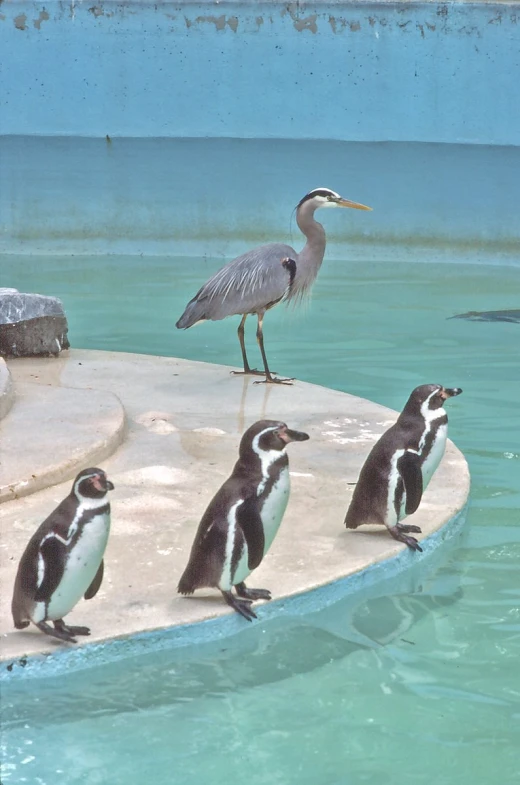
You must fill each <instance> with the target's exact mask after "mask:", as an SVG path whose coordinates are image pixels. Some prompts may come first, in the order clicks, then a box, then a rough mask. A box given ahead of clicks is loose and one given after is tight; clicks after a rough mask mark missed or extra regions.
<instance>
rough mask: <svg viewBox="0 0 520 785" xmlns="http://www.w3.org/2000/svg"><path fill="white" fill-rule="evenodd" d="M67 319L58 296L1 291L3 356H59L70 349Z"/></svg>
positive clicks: (1, 351) (0, 331) (14, 290)
mask: <svg viewBox="0 0 520 785" xmlns="http://www.w3.org/2000/svg"><path fill="white" fill-rule="evenodd" d="M67 332H68V325H67V317H66V316H65V312H64V310H63V304H62V302H61V300H58V298H57V297H47V296H46V295H43V294H25V293H20V292H17V291H16V289H0V355H2V356H4V357H34V356H35V355H42V354H43V355H57V354H59V353H60V352H61V350H62V349H68V348H69V345H70V344H69V341H68V339H67Z"/></svg>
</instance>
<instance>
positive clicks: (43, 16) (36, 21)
mask: <svg viewBox="0 0 520 785" xmlns="http://www.w3.org/2000/svg"><path fill="white" fill-rule="evenodd" d="M48 19H49V14H48V13H47V11H46V10H45V8H44V9H43V11H40V16H39V17H38V19H34V20H33V25H34V26H35V28H36V29H37V30H39V29H40V28H41V26H42V22H46V21H47V20H48Z"/></svg>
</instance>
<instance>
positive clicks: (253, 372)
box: [231, 313, 264, 376]
mask: <svg viewBox="0 0 520 785" xmlns="http://www.w3.org/2000/svg"><path fill="white" fill-rule="evenodd" d="M247 316H248V314H247V313H245V314H244V315H243V317H242V319H241V320H240V324H239V325H238V330H237V333H238V340H239V341H240V350H241V352H242V361H243V363H244V370H243V371H231V373H232V374H234V375H235V376H238V375H241V374H251V375H252V376H263V375H264V372H263V371H257V369H256V368H250V367H249V363H248V361H247V354H246V345H245V342H244V332H245V325H246V319H247Z"/></svg>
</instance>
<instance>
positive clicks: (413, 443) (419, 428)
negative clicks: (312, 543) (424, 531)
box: [345, 384, 462, 551]
mask: <svg viewBox="0 0 520 785" xmlns="http://www.w3.org/2000/svg"><path fill="white" fill-rule="evenodd" d="M461 392H462V390H461V389H460V388H458V387H455V388H452V389H448V388H446V387H441V385H439V384H423V385H421V386H420V387H416V388H415V390H414V391H413V392H412V394H411V395H410V397H409V399H408V402H407V404H406V406H405V407H404V409H403V411H402V412H401V414H400V415H399V418H398V420H397V422H396V423H395V424H394V425H392V427H391V428H389V429H388V430H387V431H386V432H385V433H384V434H383V435H382V436H381V438H380V439H379V440H378V442H377V443H376V444H375V445H374V447H373V448H372V450H371V452H370V453H369V455H368V458H367V459H366V461H365V463H364V464H363V467H362V469H361V473H360V475H359V479H358V482H357V484H356V487H355V488H354V494H353V496H352V500H351V502H350V506H349V508H348V510H347V514H346V517H345V525H346V527H347V528H348V529H357V527H358V526H361V525H362V524H364V523H380V524H382V525H383V526H386V527H387V529H388V531H389V532H390V534H391V535H392V537H393V538H394V539H395V540H400V541H401V542H405V543H406V544H407V545H408V547H409V548H411V549H412V550H414V551H422V548H421V546H420V545H419V543H418V542H417V540H416V539H415V537H409V536H408V533H409V532H420V531H421V529H420V528H419V527H418V526H406V525H403V524H401V523H400V520H402V518H405V517H406V516H407V515H411V514H412V513H414V512H415V511H416V510H417V508H418V507H419V504H420V502H421V498H422V494H423V491H424V490H426V487H427V485H428V483H429V481H430V479H431V477H432V475H433V473H434V471H435V470H436V468H437V466H438V465H439V463H440V460H441V458H442V456H443V455H444V450H445V448H446V439H447V435H448V415H447V414H446V412H445V410H444V408H443V405H444V401H445V400H446V399H447V398H452V397H453V396H454V395H460V393H461Z"/></svg>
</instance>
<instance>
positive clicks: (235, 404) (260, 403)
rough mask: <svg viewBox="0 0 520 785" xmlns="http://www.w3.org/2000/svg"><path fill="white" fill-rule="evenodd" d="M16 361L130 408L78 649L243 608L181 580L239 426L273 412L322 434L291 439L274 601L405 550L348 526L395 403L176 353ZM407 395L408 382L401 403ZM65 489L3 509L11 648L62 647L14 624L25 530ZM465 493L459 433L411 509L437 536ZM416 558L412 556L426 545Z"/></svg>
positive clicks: (9, 651) (77, 619)
mask: <svg viewBox="0 0 520 785" xmlns="http://www.w3.org/2000/svg"><path fill="white" fill-rule="evenodd" d="M9 367H10V369H11V373H12V374H13V378H14V380H15V383H16V384H17V385H18V384H26V383H27V381H28V379H31V380H33V381H34V380H35V376H37V377H38V378H37V379H36V381H37V382H38V383H40V384H43V385H51V386H52V387H55V388H59V387H60V385H63V386H66V387H73V388H85V389H90V388H95V389H96V390H106V391H110V393H113V394H115V395H117V396H118V397H119V398H120V399H121V401H122V403H123V405H124V407H125V410H126V414H127V420H128V431H127V438H126V441H125V442H124V444H123V445H122V447H121V448H120V449H119V450H117V452H116V453H114V454H113V455H112V457H110V458H108V459H107V460H105V461H103V462H102V466H103V468H105V469H106V471H107V472H108V475H109V477H110V478H111V479H112V481H113V482H114V483H115V490H114V491H113V492H112V494H111V500H112V531H111V535H110V539H109V543H108V548H107V551H106V556H105V564H106V567H105V580H104V583H103V585H102V587H101V589H100V592H99V593H98V595H97V596H96V597H95V598H94V599H93V600H90V601H88V602H84V601H81V602H80V603H79V604H78V605H77V606H76V608H75V609H74V610H73V612H72V613H71V614H70V616H69V617H68V620H69V621H70V623H71V624H86V625H89V626H90V627H91V629H92V636H91V637H90V638H88V639H84V640H83V641H82V642H81V643H80V644H78V645H80V646H81V645H84V644H85V643H86V642H87V643H88V642H89V641H102V640H104V639H107V638H112V637H119V636H125V635H128V634H129V633H132V632H137V631H140V630H154V629H158V628H163V627H169V626H171V625H175V624H186V623H190V622H197V621H201V620H203V619H208V618H211V617H215V616H221V615H224V614H229V613H233V612H232V611H231V610H230V609H229V608H228V607H227V606H226V605H225V604H224V602H223V601H222V599H221V597H220V594H219V593H218V592H216V591H211V590H207V591H199V592H197V594H196V595H195V596H194V597H191V598H183V597H180V596H179V595H177V594H176V586H177V582H178V579H179V577H180V575H181V573H182V570H183V569H184V566H185V564H186V561H187V558H188V554H189V550H190V547H191V544H192V541H193V536H194V533H195V530H196V527H197V525H198V522H199V520H200V517H201V515H202V513H203V511H204V509H205V508H206V506H207V504H208V502H209V500H210V499H211V497H212V495H213V494H214V493H215V492H216V490H217V489H218V488H219V486H220V484H221V483H222V482H223V480H224V479H225V478H226V477H227V476H228V474H229V473H230V470H231V468H232V466H233V465H234V462H235V460H236V457H237V448H238V442H239V439H240V436H241V434H242V433H243V431H244V430H245V428H246V427H248V426H249V425H250V424H251V423H253V422H254V421H255V420H257V419H260V418H263V417H270V418H279V419H282V420H285V421H286V422H287V423H288V424H289V425H290V426H291V427H295V428H299V429H302V430H305V431H307V432H308V433H309V434H310V436H311V439H310V441H308V442H305V443H301V444H292V445H290V448H289V453H290V469H291V478H292V493H291V498H290V501H289V506H288V510H287V513H286V516H285V519H284V521H283V523H282V526H281V529H280V532H279V534H278V536H277V538H276V539H275V541H274V543H273V546H272V548H271V551H270V552H269V554H268V555H267V557H266V559H265V560H264V562H263V563H262V564H261V565H260V567H259V568H258V569H257V570H256V571H255V572H254V573H253V575H252V577H251V579H250V581H249V583H250V585H251V586H252V587H262V588H269V589H270V590H271V591H272V594H273V598H274V599H280V598H282V597H286V596H289V595H296V594H300V593H302V592H305V591H306V590H309V589H312V588H315V587H317V586H320V585H322V584H324V583H327V582H330V581H333V580H335V579H338V578H341V577H344V576H347V575H351V574H353V573H357V572H359V571H360V570H363V568H365V567H366V566H367V565H369V564H371V563H374V562H379V561H382V560H385V559H388V558H389V557H391V556H393V555H396V554H397V553H399V552H400V551H402V550H403V548H404V546H402V545H401V544H399V543H396V542H394V541H393V540H392V539H391V538H390V537H389V536H388V534H387V533H386V530H380V529H378V530H376V529H375V528H374V529H372V528H369V527H367V528H366V529H365V530H358V531H347V530H346V529H345V528H344V526H343V517H344V513H345V510H346V507H347V504H348V502H349V499H350V496H351V492H352V485H349V483H353V482H355V481H356V479H357V475H358V472H359V469H360V466H361V464H362V461H363V460H364V458H365V456H366V455H367V453H368V451H369V450H370V449H371V447H372V445H373V444H374V441H375V440H376V439H377V438H378V437H379V435H380V434H381V433H382V432H383V430H385V429H386V428H387V427H388V426H389V425H390V424H391V423H392V422H393V421H394V420H395V417H396V414H395V413H394V412H392V411H390V410H388V409H386V408H384V407H381V406H378V405H376V404H374V403H371V402H369V401H365V400H362V399H359V398H355V397H352V396H349V395H346V394H344V393H340V392H336V391H333V390H328V389H326V388H322V387H318V386H314V385H309V384H304V383H302V382H297V383H296V384H295V385H294V386H293V387H282V386H280V387H272V386H271V387H269V386H261V385H254V384H252V380H251V379H248V378H242V377H235V376H232V375H230V374H229V369H227V368H224V367H222V366H214V365H207V364H203V363H195V362H188V361H184V360H178V359H170V358H157V357H148V356H141V355H129V354H116V353H107V352H87V351H71V352H70V353H63V354H62V355H61V356H60V357H59V358H57V359H54V360H39V359H33V360H29V359H20V360H14V361H11V362H10V363H9ZM408 393H409V391H408V390H403V401H404V400H405V399H406V397H407V395H408ZM92 411H93V414H94V416H95V409H93V410H92ZM33 436H34V435H33ZM37 446H38V441H37V439H36V440H35V448H36V449H37ZM68 490H69V483H66V484H64V485H61V486H54V487H51V488H48V489H46V490H44V491H40V492H38V493H35V494H33V495H31V496H26V497H24V498H21V499H18V500H16V501H13V502H7V503H6V504H4V505H2V507H1V512H2V527H3V537H2V541H1V548H0V560H1V578H0V580H1V585H0V589H1V599H0V603H1V604H0V641H1V657H2V659H11V658H15V657H20V656H22V655H24V654H33V653H37V652H51V651H56V647H57V645H58V646H60V645H61V644H56V643H55V642H54V641H52V640H50V639H48V638H46V637H45V636H43V635H42V634H41V633H39V632H38V631H37V630H35V629H34V628H29V629H27V630H22V631H16V630H14V629H13V627H12V621H11V617H10V612H9V604H10V598H11V591H12V585H13V581H14V576H15V572H16V567H17V563H18V559H19V558H20V555H21V553H22V551H23V549H24V548H25V545H26V543H27V540H28V539H29V537H30V535H31V534H32V532H33V531H34V529H35V528H36V527H37V526H38V525H39V523H40V522H41V521H42V520H43V518H44V517H45V516H46V515H47V514H48V513H49V512H50V511H51V510H52V509H53V508H54V506H55V505H56V504H57V503H58V502H59V501H60V500H61V499H62V498H63V497H64V496H65V494H66V493H67V492H68ZM468 491H469V474H468V468H467V464H466V461H465V459H464V457H463V456H462V454H461V453H460V452H459V451H458V450H457V449H456V448H455V447H454V446H453V445H452V444H451V443H450V444H449V446H448V449H447V452H446V455H445V458H444V460H443V462H442V464H441V466H440V467H439V469H438V471H437V473H436V475H435V476H434V478H433V480H432V482H431V484H430V487H429V488H428V490H427V492H426V494H425V496H424V498H423V502H422V505H421V507H420V508H419V510H418V512H417V513H416V514H415V515H414V516H412V517H411V518H410V519H409V520H410V521H413V523H416V524H418V525H420V526H422V528H423V535H422V536H423V537H424V536H427V535H429V534H431V533H432V532H434V531H435V530H437V529H438V528H440V527H441V526H442V525H443V524H444V523H445V522H446V521H448V520H450V519H451V518H452V517H453V516H454V515H455V514H456V513H457V512H458V511H459V510H461V509H462V507H463V506H464V504H465V502H466V498H467V495H468ZM403 555H404V554H403ZM406 558H407V559H408V558H409V561H410V564H413V563H414V562H415V560H416V559H417V558H420V555H418V554H412V553H410V554H409V555H408V554H406ZM257 605H258V606H260V605H261V603H257ZM237 618H238V617H237ZM239 621H240V620H239ZM243 623H244V624H247V622H246V621H245V620H244V622H243Z"/></svg>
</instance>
